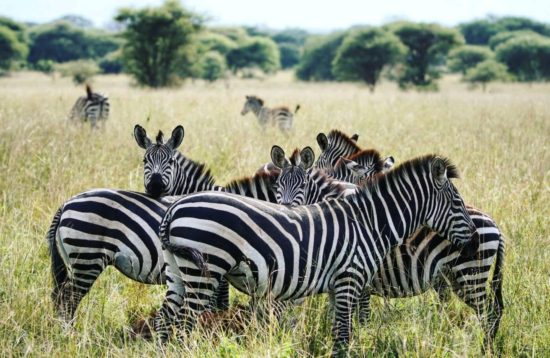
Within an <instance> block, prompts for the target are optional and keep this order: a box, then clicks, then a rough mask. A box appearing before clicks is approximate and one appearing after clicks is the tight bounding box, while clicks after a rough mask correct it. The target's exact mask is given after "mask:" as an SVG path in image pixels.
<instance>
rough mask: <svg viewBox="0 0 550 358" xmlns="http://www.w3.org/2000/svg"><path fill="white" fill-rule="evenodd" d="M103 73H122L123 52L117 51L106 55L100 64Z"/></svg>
mask: <svg viewBox="0 0 550 358" xmlns="http://www.w3.org/2000/svg"><path fill="white" fill-rule="evenodd" d="M98 65H99V68H101V72H103V73H120V72H122V69H123V63H122V51H120V50H117V51H113V52H110V53H108V54H106V55H105V56H104V57H103V58H102V59H101V60H100V61H99V63H98Z"/></svg>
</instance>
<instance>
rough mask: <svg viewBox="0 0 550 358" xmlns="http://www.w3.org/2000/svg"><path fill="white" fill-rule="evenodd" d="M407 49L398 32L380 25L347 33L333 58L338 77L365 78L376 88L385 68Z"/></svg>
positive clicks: (334, 69) (372, 89) (364, 79)
mask: <svg viewBox="0 0 550 358" xmlns="http://www.w3.org/2000/svg"><path fill="white" fill-rule="evenodd" d="M404 52H405V48H404V46H403V45H402V44H401V43H400V42H399V39H398V38H397V37H395V35H393V34H391V33H389V32H386V31H383V30H380V29H375V28H372V29H362V30H357V31H354V32H353V33H351V34H350V35H348V36H347V37H346V39H345V40H344V42H343V43H342V45H341V46H340V48H339V49H338V52H337V54H336V58H335V59H334V61H333V73H334V75H335V76H336V78H337V79H340V80H352V81H364V82H365V83H366V84H367V85H368V86H369V88H370V90H371V91H374V87H375V85H376V83H377V82H378V79H379V78H380V73H381V72H382V69H383V68H384V67H385V66H387V65H390V64H393V63H395V62H396V61H397V60H398V59H399V57H400V56H401V55H402V54H403V53H404Z"/></svg>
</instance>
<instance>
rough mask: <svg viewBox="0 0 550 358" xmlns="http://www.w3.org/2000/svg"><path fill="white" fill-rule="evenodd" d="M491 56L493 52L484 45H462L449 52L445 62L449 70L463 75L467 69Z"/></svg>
mask: <svg viewBox="0 0 550 358" xmlns="http://www.w3.org/2000/svg"><path fill="white" fill-rule="evenodd" d="M493 57H494V54H493V52H492V51H491V50H490V49H488V48H487V47H485V46H476V45H464V46H460V47H457V48H454V49H452V50H451V51H450V52H449V56H448V60H447V64H448V66H449V69H450V70H451V71H454V72H461V73H462V74H463V75H464V74H466V71H467V70H468V69H470V68H472V67H475V66H476V65H477V64H478V63H480V62H483V61H485V60H488V59H491V58H493Z"/></svg>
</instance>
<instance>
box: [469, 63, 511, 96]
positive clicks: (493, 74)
mask: <svg viewBox="0 0 550 358" xmlns="http://www.w3.org/2000/svg"><path fill="white" fill-rule="evenodd" d="M508 78H510V75H509V74H508V72H507V71H506V66H505V65H503V64H502V63H499V62H496V61H495V60H486V61H483V62H480V63H478V64H477V65H476V66H475V67H473V68H470V69H469V70H468V71H467V72H466V76H464V80H465V81H466V82H469V83H471V84H473V85H476V84H480V85H481V88H482V89H483V92H485V89H486V88H487V83H489V82H493V81H499V80H501V81H505V80H507V79H508Z"/></svg>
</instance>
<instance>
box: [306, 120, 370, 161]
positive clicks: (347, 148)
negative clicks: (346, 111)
mask: <svg viewBox="0 0 550 358" xmlns="http://www.w3.org/2000/svg"><path fill="white" fill-rule="evenodd" d="M358 138H359V135H358V134H354V135H352V136H351V137H350V136H348V135H347V134H345V133H343V132H341V131H339V130H337V129H333V130H331V131H330V132H329V133H328V136H327V135H325V134H324V133H322V132H321V133H319V134H318V135H317V138H316V139H317V144H319V148H321V154H320V155H319V157H318V158H317V161H316V162H315V164H314V167H315V168H316V169H332V168H334V166H335V165H336V163H337V162H338V161H339V160H340V158H341V157H344V158H346V157H349V156H351V155H353V154H355V153H357V152H359V151H361V150H362V149H361V148H360V147H359V146H358V145H357V140H358Z"/></svg>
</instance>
